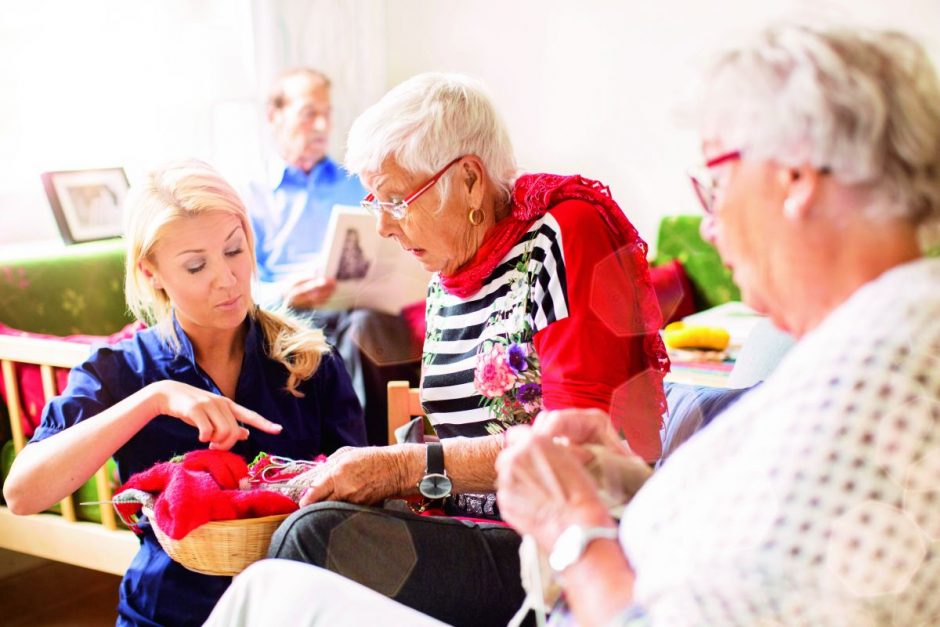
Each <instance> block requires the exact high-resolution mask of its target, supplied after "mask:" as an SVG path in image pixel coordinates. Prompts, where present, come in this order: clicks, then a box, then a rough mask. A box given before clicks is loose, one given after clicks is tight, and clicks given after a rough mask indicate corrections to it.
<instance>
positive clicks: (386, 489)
mask: <svg viewBox="0 0 940 627" xmlns="http://www.w3.org/2000/svg"><path fill="white" fill-rule="evenodd" d="M398 456H399V453H398V452H397V450H396V449H395V447H391V446H369V447H362V448H355V447H350V446H347V447H343V448H341V449H339V450H338V451H336V452H335V453H333V454H332V455H330V457H329V459H327V460H326V462H325V463H323V464H320V465H319V466H317V467H316V468H314V469H312V470H310V471H308V472H307V473H305V474H304V478H305V480H306V481H308V482H309V484H310V485H309V487H308V489H307V491H306V492H305V493H304V495H303V497H301V499H300V506H301V507H303V506H305V505H309V504H311V503H318V502H320V501H345V502H347V503H359V504H362V505H372V504H374V503H378V502H380V501H382V500H384V499H386V498H389V497H392V496H397V495H398V494H400V493H401V490H402V487H401V485H402V484H401V477H402V471H401V463H400V460H399V457H398Z"/></svg>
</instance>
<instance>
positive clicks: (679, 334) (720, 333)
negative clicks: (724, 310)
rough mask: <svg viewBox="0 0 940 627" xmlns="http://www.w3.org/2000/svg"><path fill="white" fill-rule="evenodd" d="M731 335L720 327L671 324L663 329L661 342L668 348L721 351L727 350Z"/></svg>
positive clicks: (680, 323) (683, 323)
mask: <svg viewBox="0 0 940 627" xmlns="http://www.w3.org/2000/svg"><path fill="white" fill-rule="evenodd" d="M730 340H731V335H730V334H729V333H728V331H727V330H726V329H724V328H722V327H710V326H703V325H691V324H686V323H685V322H673V323H672V324H668V325H666V328H665V329H663V341H665V342H666V346H668V347H669V348H695V349H708V350H715V351H722V350H725V349H726V348H728V342H729V341H730Z"/></svg>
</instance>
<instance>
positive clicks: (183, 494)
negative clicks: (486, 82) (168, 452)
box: [114, 449, 297, 540]
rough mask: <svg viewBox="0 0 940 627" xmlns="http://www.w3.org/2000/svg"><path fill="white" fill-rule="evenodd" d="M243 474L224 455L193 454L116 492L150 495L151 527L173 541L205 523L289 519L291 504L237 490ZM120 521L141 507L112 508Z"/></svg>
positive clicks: (242, 467)
mask: <svg viewBox="0 0 940 627" xmlns="http://www.w3.org/2000/svg"><path fill="white" fill-rule="evenodd" d="M247 475H248V465H247V464H246V463H245V460H244V459H242V458H241V457H239V456H238V455H236V454H235V453H231V452H229V451H216V450H209V449H204V450H198V451H191V452H189V453H186V455H184V456H183V461H182V462H164V463H161V464H157V465H155V466H153V467H152V468H150V469H149V470H145V471H143V472H140V473H137V474H136V475H134V476H133V477H131V478H130V479H129V480H128V481H127V483H125V484H124V485H123V486H121V489H120V490H118V491H117V492H115V494H114V496H115V497H117V496H118V495H119V494H120V493H121V492H124V491H125V490H130V489H136V490H143V491H144V492H150V493H151V494H156V495H157V496H156V500H155V501H154V505H153V517H154V523H155V524H156V525H157V526H158V527H160V529H161V530H162V531H163V532H164V533H165V534H166V535H168V536H169V537H171V538H173V539H174V540H179V539H180V538H183V537H185V536H186V534H188V533H189V532H190V531H192V530H193V529H196V528H197V527H199V526H200V525H203V524H205V523H207V522H209V521H211V520H235V519H239V518H258V517H260V516H273V515H274V514H289V513H290V512H293V511H294V510H296V509H297V503H295V502H294V501H292V500H291V499H289V498H288V497H286V496H284V495H283V494H278V493H277V492H272V491H269V490H239V489H238V481H239V479H241V478H242V477H245V476H247ZM115 507H117V508H118V509H119V510H120V513H121V515H122V516H123V517H124V518H125V520H127V519H129V518H130V516H131V515H136V514H137V512H138V511H139V510H140V507H141V505H140V504H139V503H133V502H130V503H129V502H123V503H115Z"/></svg>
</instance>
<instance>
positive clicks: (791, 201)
mask: <svg viewBox="0 0 940 627" xmlns="http://www.w3.org/2000/svg"><path fill="white" fill-rule="evenodd" d="M799 212H800V206H799V203H798V201H797V200H796V198H792V197H788V198H787V199H786V200H784V201H783V215H784V216H786V217H787V218H790V219H791V220H792V219H793V218H796V217H797V215H799Z"/></svg>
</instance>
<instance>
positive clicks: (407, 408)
mask: <svg viewBox="0 0 940 627" xmlns="http://www.w3.org/2000/svg"><path fill="white" fill-rule="evenodd" d="M423 415H424V408H423V407H421V390H420V389H418V388H413V387H409V383H408V382H407V381H389V382H388V443H389V444H394V443H395V429H397V428H399V427H401V426H403V425H406V424H408V422H409V421H410V420H411V419H412V418H414V417H415V416H423Z"/></svg>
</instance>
